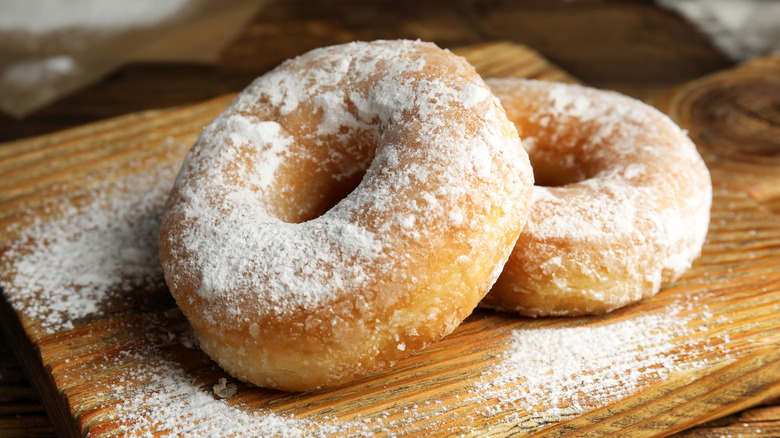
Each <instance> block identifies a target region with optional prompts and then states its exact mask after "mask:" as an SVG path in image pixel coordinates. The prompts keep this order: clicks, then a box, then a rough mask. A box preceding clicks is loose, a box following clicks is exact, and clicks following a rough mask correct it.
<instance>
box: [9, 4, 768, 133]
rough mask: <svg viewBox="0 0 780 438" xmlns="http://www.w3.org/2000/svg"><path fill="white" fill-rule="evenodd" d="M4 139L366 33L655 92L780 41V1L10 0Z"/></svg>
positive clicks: (238, 76)
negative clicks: (507, 44)
mask: <svg viewBox="0 0 780 438" xmlns="http://www.w3.org/2000/svg"><path fill="white" fill-rule="evenodd" d="M0 8H2V9H3V11H2V13H0V142H4V141H9V140H14V139H19V138H24V137H29V136H34V135H39V134H44V133H47V132H52V131H55V130H59V129H63V128H67V127H71V126H77V125H80V124H83V123H87V122H90V121H94V120H100V119H104V118H107V117H111V116H116V115H120V114H125V113H128V112H133V111H139V110H144V109H151V108H163V107H170V106H176V105H184V104H189V103H194V102H199V101H202V100H204V99H208V98H211V97H214V96H218V95H222V94H225V93H229V92H235V91H238V90H240V89H241V88H243V87H244V86H245V85H247V84H248V83H249V81H251V80H252V79H253V78H254V77H256V76H257V75H259V74H262V73H263V72H265V71H267V70H269V69H270V68H272V67H273V66H275V65H277V64H278V63H279V62H281V61H283V60H284V59H287V58H289V57H293V56H296V55H298V54H301V53H303V52H305V51H307V50H310V49H312V48H315V47H319V46H324V45H330V44H337V43H343V42H348V41H353V40H374V39H380V38H412V39H417V38H419V39H422V40H427V41H433V42H435V43H437V44H439V45H440V46H442V47H446V48H454V47H461V46H465V45H472V44H478V43H482V42H489V41H498V40H503V41H512V42H516V43H520V44H524V45H527V46H528V47H530V48H532V49H534V50H536V51H538V52H540V53H541V54H542V55H543V56H544V57H546V58H548V59H549V60H551V61H552V62H553V63H555V64H557V65H559V66H560V67H562V68H563V69H564V70H566V71H568V72H569V73H571V74H573V75H574V76H575V77H577V78H579V79H581V80H582V81H583V82H585V83H587V84H590V85H594V86H598V87H602V88H612V89H617V90H620V91H623V92H625V93H627V94H631V95H634V96H636V97H640V98H642V97H644V96H646V95H648V94H650V93H655V92H658V91H659V90H663V89H666V88H669V87H673V86H675V85H677V84H680V83H683V82H686V81H689V80H691V79H694V78H697V77H700V76H702V75H705V74H707V73H710V72H713V71H717V70H721V69H723V68H725V67H728V66H730V65H732V64H733V63H735V62H739V61H741V60H744V59H748V58H750V57H753V56H756V55H759V54H762V53H769V52H772V51H775V50H777V49H778V44H780V43H778V41H780V25H778V23H780V2H778V1H776V0H743V1H739V2H733V1H724V0H678V1H669V0H656V1H651V0H645V1H643V0H620V1H618V0H613V1H593V0H590V1H589V0H576V1H575V0H569V1H561V0H553V1H549V0H547V1H545V0H536V1H502V0H455V1H451V0H428V1H419V0H374V1H361V0H333V1H328V2H315V1H311V0H287V1H281V0H223V1H216V0H137V1H134V2H112V1H99V0H71V1H67V2H65V1H58V0H4V2H3V3H2V5H0Z"/></svg>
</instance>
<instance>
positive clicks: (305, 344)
mask: <svg viewBox="0 0 780 438" xmlns="http://www.w3.org/2000/svg"><path fill="white" fill-rule="evenodd" d="M532 186H533V175H532V171H531V169H530V163H529V161H528V157H527V155H526V153H525V152H524V151H523V150H522V148H521V147H520V145H519V140H518V138H517V133H516V131H515V128H514V126H513V125H512V124H511V122H509V121H508V119H506V116H505V114H504V111H503V109H502V108H501V106H500V104H499V103H498V101H497V100H496V99H495V98H494V97H493V96H492V94H491V93H490V91H489V89H488V88H487V86H486V85H485V84H484V82H482V80H481V79H480V78H479V76H478V75H477V74H476V72H475V71H474V69H473V68H472V67H471V66H469V65H468V63H466V62H465V61H464V60H463V59H461V58H458V57H456V56H454V55H452V54H451V53H449V52H446V51H442V50H441V49H438V48H437V47H435V46H434V45H431V44H426V43H420V42H409V41H382V42H374V43H352V44H348V45H343V46H334V47H329V48H324V49H318V50H315V51H312V52H310V53H308V54H305V55H303V56H301V57H299V58H296V59H294V60H290V61H288V62H286V63H284V64H282V65H281V66H280V67H278V68H277V69H276V70H274V71H272V72H270V73H269V74H267V75H264V76H263V77H261V78H259V79H257V80H256V81H255V82H254V83H253V84H252V85H250V86H249V87H248V88H247V89H246V90H244V92H243V93H241V95H239V97H237V98H236V100H235V101H234V102H233V103H232V104H231V106H230V107H229V108H228V109H227V110H226V111H225V112H224V113H223V114H222V115H220V116H219V117H218V118H217V120H215V122H214V123H213V124H212V125H210V126H209V127H207V128H206V130H205V131H204V133H203V134H202V136H201V138H200V139H199V140H198V142H197V143H196V145H195V146H194V147H193V149H192V151H191V152H190V153H189V154H188V156H187V159H186V160H185V163H184V166H183V168H182V170H181V172H180V174H179V177H178V178H177V181H176V184H175V186H174V188H173V190H172V192H171V195H170V198H169V200H168V203H167V205H166V210H165V214H164V217H163V221H162V227H161V233H160V239H159V244H160V258H161V260H162V263H163V269H164V272H165V278H166V282H167V283H168V285H169V287H170V289H171V292H172V294H173V295H174V297H175V298H176V301H177V303H178V304H179V306H180V307H181V309H182V311H183V312H184V314H185V315H186V316H187V318H188V319H189V321H190V322H191V323H192V325H193V327H194V329H195V331H196V333H197V335H198V337H199V338H200V341H201V347H202V349H203V350H204V351H205V352H206V353H208V354H209V355H210V356H211V357H212V358H214V359H215V360H216V361H217V362H219V364H220V365H221V366H222V367H224V368H225V369H226V370H227V371H228V372H230V373H231V374H233V375H234V376H236V377H239V378H241V379H244V380H247V381H249V382H252V383H255V384H257V385H260V386H265V387H272V388H278V389H284V390H296V391H298V390H308V389H313V388H317V387H322V386H329V385H336V384H340V383H343V382H346V381H349V380H353V379H356V378H358V377H361V376H365V375H368V374H371V373H374V372H377V371H379V370H382V369H385V368H387V367H388V366H390V365H391V364H392V363H393V362H395V361H397V360H398V359H400V358H403V357H405V356H408V355H410V354H412V353H413V352H415V351H419V350H420V349H422V348H423V347H425V346H426V345H427V344H429V343H430V342H432V341H434V340H437V339H439V338H441V337H443V336H445V335H446V334H448V333H450V332H451V331H452V330H453V329H454V328H455V327H456V326H457V325H458V324H459V323H460V322H461V321H462V320H463V319H464V318H465V317H466V316H468V315H469V314H470V313H471V311H472V310H473V308H474V307H475V306H476V305H477V304H478V302H479V301H480V300H481V299H482V298H483V296H484V295H485V293H487V291H488V289H489V288H490V287H491V285H492V284H493V282H494V281H495V279H496V278H497V277H498V274H499V273H500V270H501V268H502V266H503V264H504V263H505V261H506V258H507V257H508V256H509V253H510V252H511V249H512V247H513V245H514V242H515V240H516V239H517V236H518V235H519V233H520V229H521V228H522V226H523V223H524V222H525V218H526V215H527V212H528V209H529V206H530V197H531V192H532ZM334 204H335V205H334Z"/></svg>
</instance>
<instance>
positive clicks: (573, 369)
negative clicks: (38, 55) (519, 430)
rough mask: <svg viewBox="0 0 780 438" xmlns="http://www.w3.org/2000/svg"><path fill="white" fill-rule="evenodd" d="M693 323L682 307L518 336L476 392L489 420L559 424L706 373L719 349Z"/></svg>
mask: <svg viewBox="0 0 780 438" xmlns="http://www.w3.org/2000/svg"><path fill="white" fill-rule="evenodd" d="M691 321H692V318H691V317H690V316H685V307H684V306H683V305H681V304H676V305H673V306H671V307H669V308H667V309H665V310H664V311H663V312H660V313H653V314H645V315H642V314H640V315H638V316H636V317H633V318H627V319H617V320H615V321H610V319H609V318H607V319H604V320H603V321H600V322H599V321H595V322H592V323H590V324H587V325H576V324H578V323H576V322H575V323H574V325H572V326H564V327H555V328H544V327H541V328H522V329H516V330H514V331H513V332H512V333H511V335H510V337H509V342H508V343H507V347H506V351H505V352H504V353H503V354H502V355H501V358H500V360H499V361H498V362H497V363H496V364H495V365H494V366H493V367H492V368H491V370H490V371H489V373H487V374H486V375H485V376H483V379H482V380H481V381H479V382H478V383H476V384H475V388H474V391H475V394H478V399H479V400H481V401H482V403H480V405H483V406H486V410H487V411H488V413H493V414H497V413H505V414H507V413H508V415H509V419H508V420H509V421H521V422H523V423H528V422H538V423H539V424H540V425H542V424H545V423H550V422H556V421H561V420H564V419H566V418H569V417H573V416H576V415H578V414H581V413H583V412H586V411H589V410H592V409H596V408H599V407H602V406H605V405H607V404H609V403H611V402H614V401H617V400H620V399H622V398H625V397H628V396H631V395H632V394H634V393H636V392H637V391H639V390H640V389H641V388H643V387H646V386H649V385H651V384H653V383H657V382H659V381H663V380H666V379H667V378H669V376H671V375H672V374H673V373H675V372H677V371H679V370H681V369H684V368H686V367H699V366H702V365H703V364H704V363H705V361H704V359H702V356H703V353H704V352H705V351H711V350H712V349H713V348H718V347H713V346H709V347H706V346H702V345H700V344H701V340H699V339H698V338H697V337H695V336H692V335H693V334H695V333H696V331H697V329H696V328H692V327H690V326H689V325H690V323H691ZM699 330H700V329H699ZM685 347H688V348H685ZM691 352H694V353H693V354H692V353H691ZM696 356H699V357H696ZM524 416H525V417H524Z"/></svg>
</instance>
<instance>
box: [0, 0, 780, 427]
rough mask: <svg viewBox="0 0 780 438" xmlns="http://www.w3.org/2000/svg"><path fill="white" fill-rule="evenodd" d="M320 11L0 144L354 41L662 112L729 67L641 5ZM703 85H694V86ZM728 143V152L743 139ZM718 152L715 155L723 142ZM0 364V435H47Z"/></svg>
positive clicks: (261, 22)
mask: <svg viewBox="0 0 780 438" xmlns="http://www.w3.org/2000/svg"><path fill="white" fill-rule="evenodd" d="M310 3H311V4H310ZM329 3H330V4H329V5H328V7H327V8H325V7H324V6H321V5H319V4H314V2H303V1H288V2H276V3H272V4H271V5H269V6H268V7H267V8H266V9H265V10H263V11H262V12H261V13H260V14H259V15H258V16H257V17H256V19H255V20H253V22H252V23H251V25H250V26H249V27H248V28H247V29H246V30H245V31H244V32H243V33H242V34H241V36H240V37H239V38H238V39H237V40H236V41H234V42H233V43H232V44H231V45H229V46H228V47H227V48H226V49H225V50H224V52H223V54H222V56H221V58H220V59H219V60H218V61H217V62H216V63H215V64H214V65H210V66H197V65H159V64H155V65H148V64H147V65H131V66H128V67H126V68H123V69H121V70H120V71H119V72H117V73H115V74H114V75H112V76H110V77H108V78H106V79H105V80H103V81H101V82H100V83H98V84H95V85H94V86H92V87H90V88H88V89H86V90H83V91H81V92H78V93H76V94H74V95H72V96H70V97H67V98H65V99H64V100H62V101H60V102H58V103H55V104H53V105H51V106H50V107H48V108H45V109H43V110H42V111H40V112H39V113H37V114H35V115H33V116H31V117H29V118H27V119H25V120H22V121H15V120H11V119H10V118H7V117H3V118H0V141H9V140H14V139H19V138H24V137H30V136H35V135H41V134H46V133H50V132H54V131H57V130H60V129H63V128H68V127H73V126H79V125H83V124H85V123H88V122H91V121H96V120H102V119H105V118H107V117H111V116H116V115H121V114H126V113H130V112H135V111H140V110H145V109H153V108H164V107H170V106H174V105H188V104H194V103H197V102H200V101H203V100H205V99H208V98H212V97H215V96H219V95H222V94H225V93H228V92H233V91H237V90H239V89H240V88H241V87H243V86H244V85H245V84H246V83H247V82H248V81H249V80H251V78H253V77H254V76H256V75H257V74H259V73H262V72H263V71H265V70H267V69H268V68H270V67H272V66H274V65H276V64H278V63H279V62H280V61H281V60H283V59H286V58H288V57H291V56H294V55H296V54H299V53H302V52H304V51H306V50H308V49H310V48H313V47H316V46H321V45H327V44H332V43H340V42H345V41H350V40H354V39H364V40H370V39H377V38H399V37H404V38H421V39H424V40H431V41H435V42H437V43H438V44H439V45H441V46H444V47H453V48H454V47H459V46H464V45H470V44H475V43H481V42H487V41H496V40H508V41H513V42H520V43H524V44H526V45H528V46H530V47H533V48H534V49H536V50H538V51H539V52H540V53H541V54H542V55H544V56H545V57H547V58H548V59H551V60H552V61H553V62H554V63H556V64H557V65H559V66H561V67H562V68H563V69H564V70H566V71H568V72H569V73H571V74H572V75H573V76H575V77H577V78H579V79H581V80H583V81H584V82H585V83H588V84H591V85H595V86H599V87H602V88H612V89H617V90H620V91H623V92H625V93H627V94H631V95H634V96H636V97H639V98H643V99H647V100H649V101H651V102H653V103H655V104H656V105H658V106H659V107H661V108H662V109H664V108H665V109H676V108H680V105H681V102H682V103H685V99H684V97H685V96H691V95H696V94H695V93H696V92H698V91H697V90H699V88H696V87H695V86H687V88H680V87H681V86H682V85H683V84H686V83H689V81H691V80H693V79H696V78H699V77H702V76H705V75H708V74H712V73H716V72H718V71H721V70H723V69H725V68H728V67H731V64H730V63H729V62H728V61H727V60H726V59H725V58H724V57H723V56H722V55H720V54H719V53H718V52H717V51H716V50H714V49H713V48H712V47H711V46H710V45H709V44H708V43H707V41H706V40H705V39H704V38H703V37H702V36H700V35H699V34H698V33H697V32H696V31H695V30H694V29H693V28H692V27H691V26H689V25H688V24H687V23H685V22H684V21H682V20H680V19H679V18H677V17H675V16H673V15H671V14H669V13H667V12H665V11H661V10H658V9H657V8H655V7H654V6H653V5H652V4H650V3H648V2H629V1H621V2H555V3H552V4H550V3H549V2H522V3H520V4H512V5H509V4H503V3H502V2H476V1H458V2H444V1H433V2H415V1H401V2H373V3H371V4H370V5H366V4H364V3H366V2H359V1H337V2H329ZM574 12H576V14H575V13H574ZM710 78H712V76H710ZM715 78H716V79H715V80H717V78H718V76H715ZM708 83H709V82H706V81H705V82H704V83H703V84H704V85H703V87H704V88H705V89H706V85H707V84H708ZM694 84H696V83H694ZM699 84H702V83H701V82H700V83H699ZM770 98H771V97H770ZM726 99H727V100H728V96H727V97H726ZM774 102H775V105H776V102H777V101H776V100H775V101H774ZM769 108H771V100H770V106H769ZM768 111H769V112H766V113H765V115H766V117H774V118H773V119H771V120H774V122H773V123H775V124H776V123H777V120H778V118H777V116H778V114H777V106H775V107H774V112H773V113H772V112H771V111H772V110H771V109H770V110H768ZM682 122H683V124H684V123H689V122H690V120H682ZM724 135H725V136H726V137H728V133H727V134H724ZM740 135H741V137H734V138H731V139H730V140H731V143H732V144H733V142H734V141H735V140H739V139H744V138H749V137H750V135H752V133H751V132H744V133H740ZM777 138H778V137H777V136H775V137H774V143H773V142H772V137H769V138H768V140H765V141H764V142H763V143H761V142H759V143H757V144H758V145H759V149H758V151H753V153H758V154H764V155H765V156H770V157H772V156H773V157H776V156H777V154H778V147H779V146H778V143H777ZM727 140H729V139H728V138H727ZM723 144H725V146H722V145H721V146H719V147H723V148H727V147H728V145H729V144H730V143H729V141H726V142H724V143H723ZM0 148H2V145H1V144H0ZM724 153H728V151H726V152H724ZM762 188H763V189H762ZM758 190H759V191H758V192H757V194H756V196H757V197H758V198H760V199H761V200H762V202H764V203H765V205H766V206H767V208H768V209H769V210H771V211H774V212H777V211H780V209H778V208H777V206H778V204H777V199H778V196H777V192H776V191H773V189H772V187H771V186H759V189H758ZM760 190H763V192H762V191H760ZM10 356H11V355H10V354H9V348H8V347H7V346H6V345H5V343H4V342H0V436H5V435H7V436H51V435H53V434H54V429H53V428H52V425H51V423H49V421H48V419H47V418H46V415H45V413H44V411H43V408H42V407H41V405H40V404H39V403H38V401H37V399H36V394H35V391H34V390H32V388H31V387H30V385H29V383H28V382H27V381H26V379H25V378H24V376H23V371H24V367H23V366H22V365H19V364H18V363H16V362H15V361H14V360H13V359H11V358H10ZM715 416H717V415H715ZM778 434H780V407H778V405H777V404H772V403H770V404H766V405H763V406H759V407H752V408H750V409H747V410H744V411H742V412H739V413H736V414H731V415H728V416H726V417H723V418H720V419H718V420H714V421H711V422H709V423H705V424H703V425H700V426H697V427H694V428H692V429H689V430H687V431H685V432H681V435H683V436H724V435H725V436H777V435H778Z"/></svg>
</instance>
